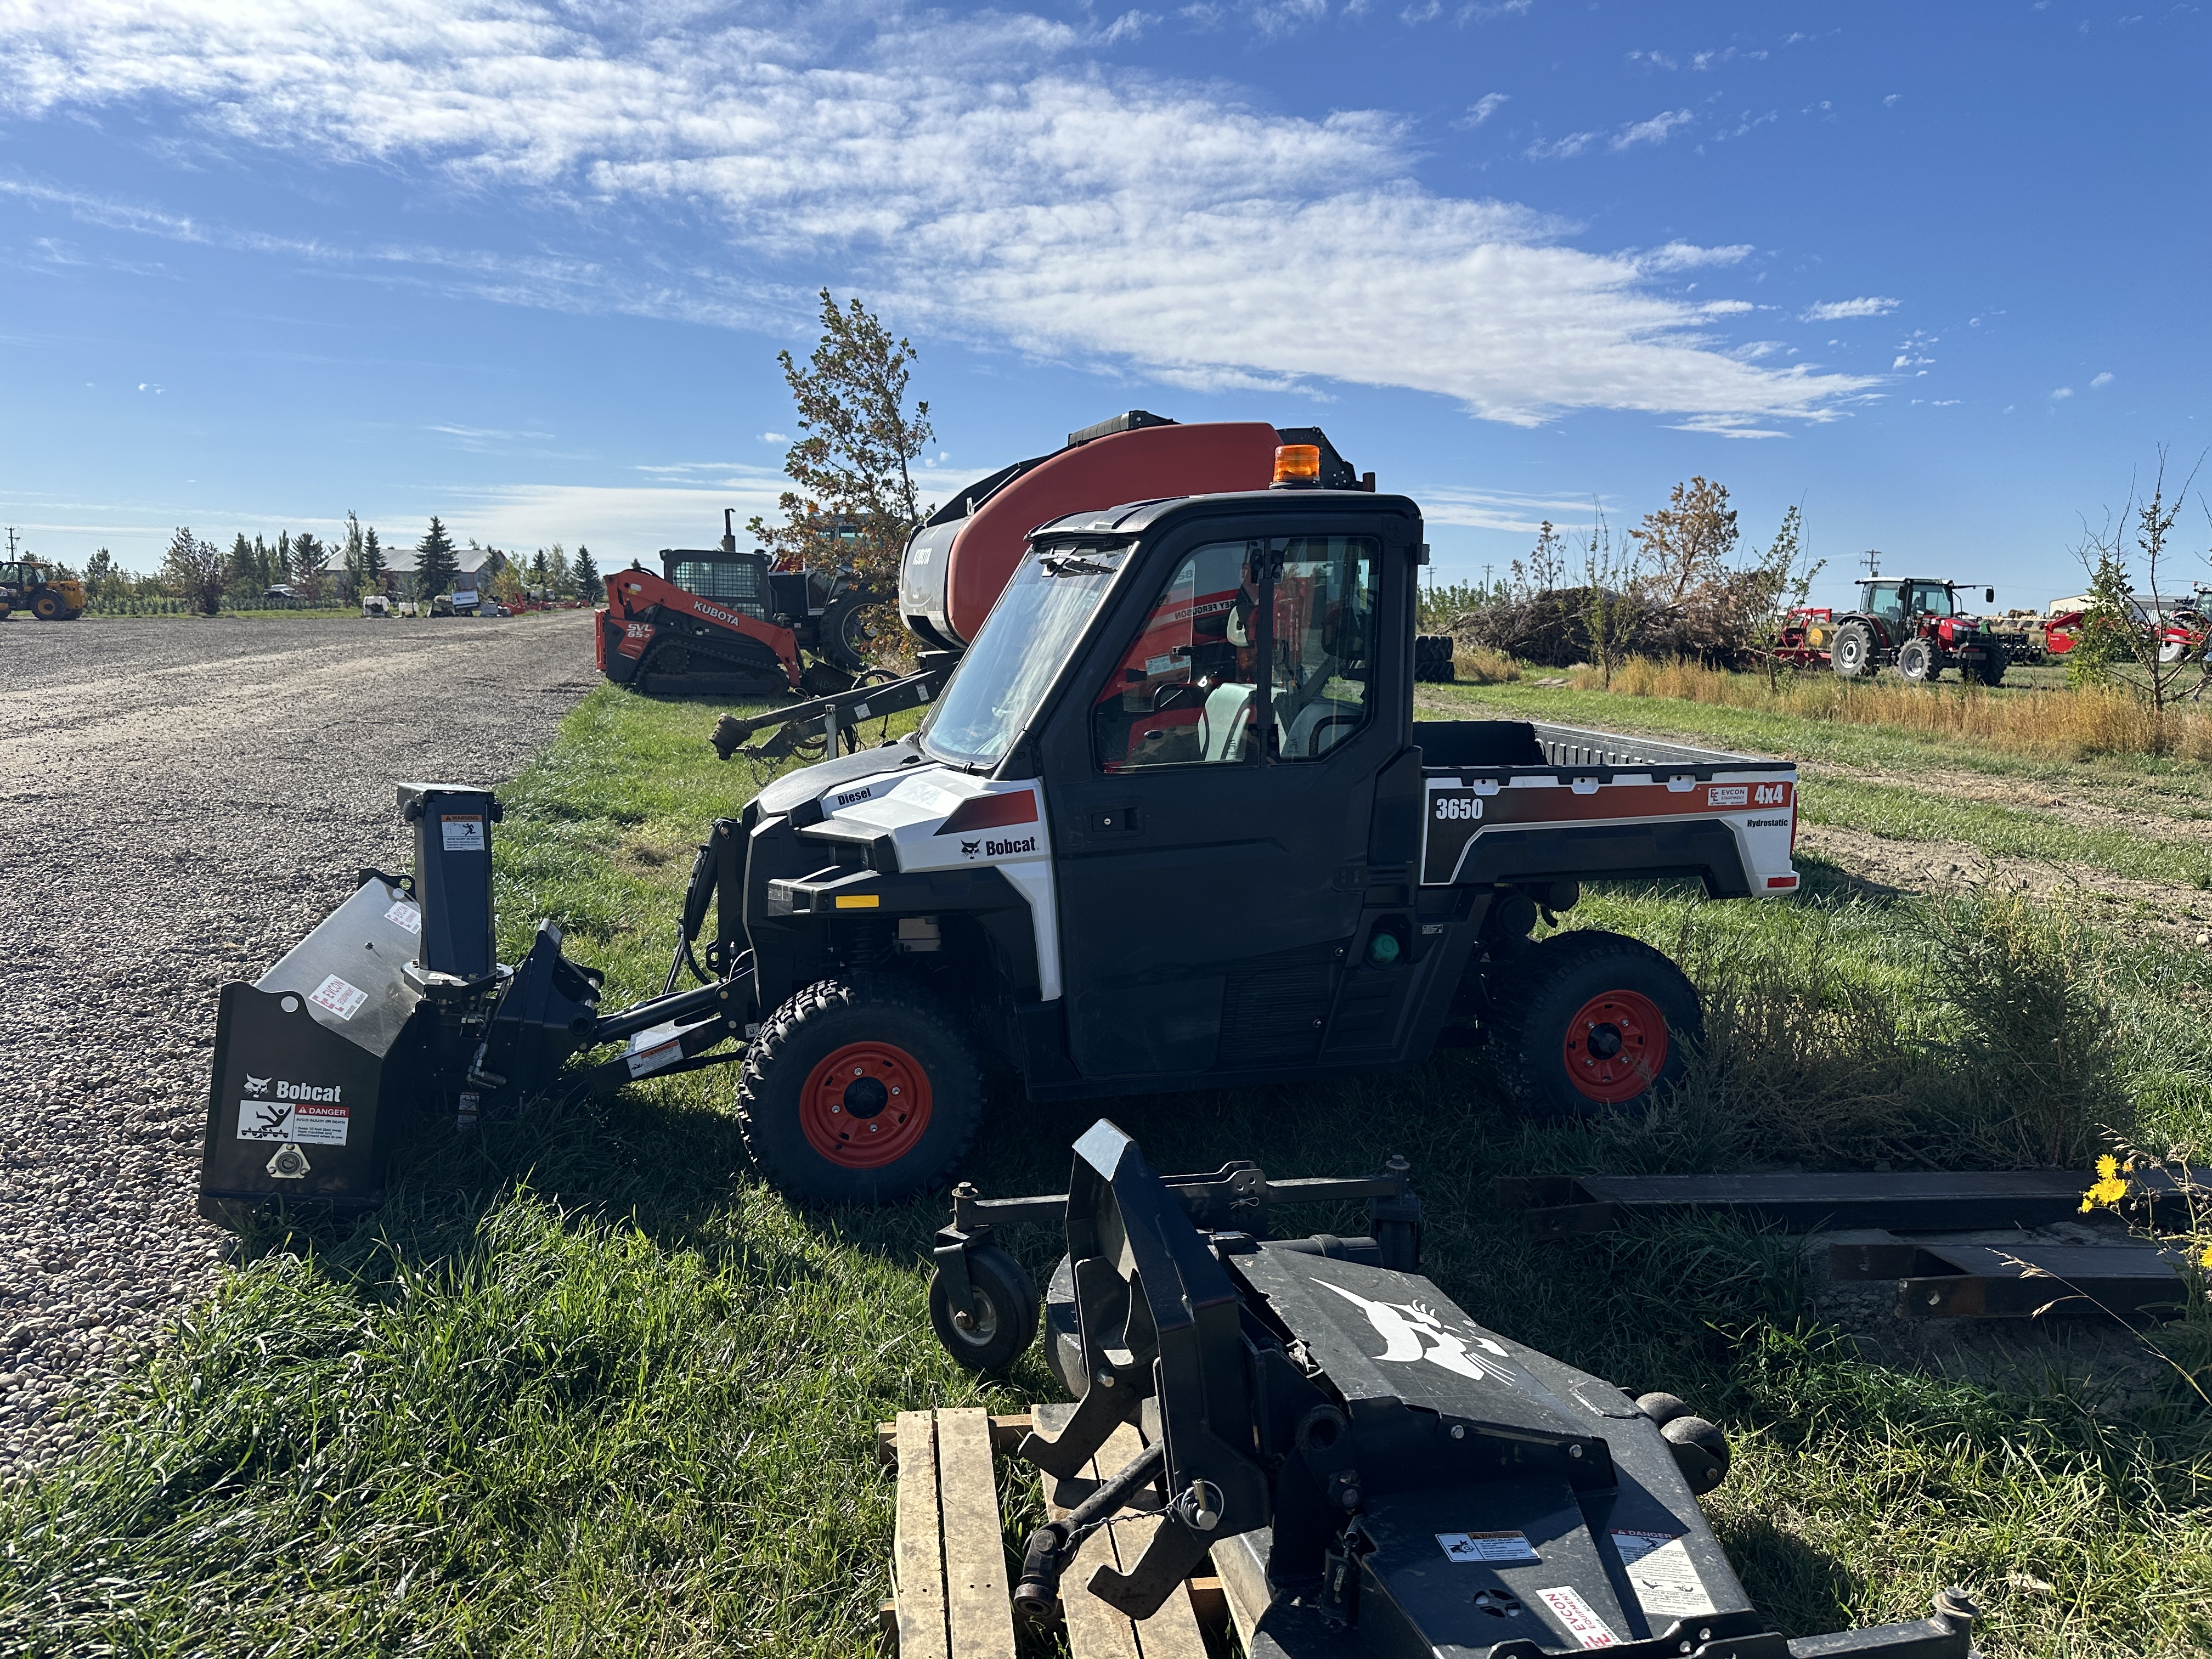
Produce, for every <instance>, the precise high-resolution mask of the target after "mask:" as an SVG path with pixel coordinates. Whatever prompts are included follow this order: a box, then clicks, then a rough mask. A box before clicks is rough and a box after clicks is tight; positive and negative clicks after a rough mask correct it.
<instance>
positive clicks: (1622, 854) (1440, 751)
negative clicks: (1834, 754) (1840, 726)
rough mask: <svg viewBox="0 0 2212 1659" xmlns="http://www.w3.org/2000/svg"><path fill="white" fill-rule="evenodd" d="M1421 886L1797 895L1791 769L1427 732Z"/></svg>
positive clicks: (1448, 727)
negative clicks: (1672, 884) (1551, 881)
mask: <svg viewBox="0 0 2212 1659" xmlns="http://www.w3.org/2000/svg"><path fill="white" fill-rule="evenodd" d="M1413 740H1414V742H1415V743H1416V744H1419V746H1420V750H1421V771H1422V778H1423V787H1424V795H1425V806H1424V811H1423V812H1422V815H1421V824H1422V828H1421V855H1420V869H1421V874H1420V884H1421V885H1423V886H1425V887H1436V886H1444V885H1452V884H1458V885H1466V886H1481V887H1491V886H1496V885H1498V884H1501V883H1513V884H1523V883H1528V882H1531V881H1537V880H1541V879H1543V878H1547V877H1549V878H1555V879H1559V880H1571V881H1587V880H1590V879H1594V878H1633V877H1668V876H1682V877H1692V878H1696V879H1698V880H1699V881H1701V882H1703V883H1704V884H1705V890H1706V891H1707V892H1709V893H1710V894H1711V895H1712V896H1714V897H1716V898H1748V897H1766V896H1779V895H1781V894H1784V893H1788V892H1793V891H1795V890H1796V887H1797V883H1798V878H1797V873H1796V870H1794V869H1793V868H1792V867H1791V866H1790V851H1791V849H1792V848H1793V847H1794V846H1795V845H1796V836H1797V769H1796V765H1795V764H1794V763H1791V762H1790V761H1784V760H1771V759H1766V758H1764V757H1759V756H1756V755H1738V754H1733V753H1730V752H1729V751H1728V750H1720V749H1699V748H1694V747H1692V746H1691V745H1689V744H1674V743H1662V742H1660V741H1658V740H1657V739H1656V738H1642V737H1635V736H1630V735H1627V734H1625V733H1620V732H1593V731H1589V730H1585V729H1584V728H1583V727H1580V726H1554V725H1551V724H1549V723H1548V722H1545V721H1541V720H1424V721H1416V722H1415V723H1414V726H1413Z"/></svg>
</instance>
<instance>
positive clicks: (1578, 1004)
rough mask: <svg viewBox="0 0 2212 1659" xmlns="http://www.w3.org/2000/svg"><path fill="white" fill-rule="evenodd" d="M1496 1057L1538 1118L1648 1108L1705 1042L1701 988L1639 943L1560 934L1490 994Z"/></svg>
mask: <svg viewBox="0 0 2212 1659" xmlns="http://www.w3.org/2000/svg"><path fill="white" fill-rule="evenodd" d="M1492 995H1493V996H1494V997H1496V998H1497V1000H1498V1013H1497V1016H1496V1018H1495V1022H1494V1024H1493V1026H1492V1030H1493V1036H1492V1048H1493V1052H1494V1053H1495V1054H1496V1055H1497V1062H1498V1071H1499V1073H1500V1074H1501V1076H1502V1077H1503V1079H1504V1083H1505V1086H1506V1089H1507V1091H1508V1092H1510V1094H1511V1095H1512V1096H1513V1097H1514V1099H1515V1100H1516V1102H1518V1103H1520V1105H1521V1106H1522V1109H1524V1110H1526V1111H1528V1112H1529V1113H1530V1114H1532V1115H1535V1116H1538V1117H1584V1116H1593V1115H1596V1114H1598V1113H1600V1112H1604V1111H1607V1110H1610V1109H1615V1108H1620V1107H1626V1106H1630V1105H1634V1104H1638V1103H1646V1102H1648V1101H1649V1100H1650V1097H1651V1096H1652V1094H1653V1093H1654V1092H1655V1091H1657V1090H1659V1089H1660V1088H1662V1087H1663V1086H1665V1085H1669V1084H1672V1083H1673V1082H1674V1081H1675V1080H1676V1079H1679V1078H1680V1076H1681V1075H1682V1070H1683V1066H1684V1065H1685V1063H1686V1058H1687V1056H1686V1053H1685V1050H1686V1048H1691V1047H1694V1046H1695V1045H1696V1044H1697V1043H1699V1042H1701V1041H1703V1040H1704V1036H1705V1018H1704V1014H1703V1012H1702V1011H1701V1010H1700V1008H1699V1004H1698V992H1697V987H1695V986H1693V985H1692V984H1691V983H1690V981H1689V979H1688V977H1687V976H1686V975H1684V973H1683V972H1682V970H1681V969H1680V968H1677V967H1676V966H1675V965H1674V963H1672V962H1670V961H1668V959H1667V958H1666V957H1664V956H1662V955H1661V954H1660V953H1659V952H1658V951H1655V950H1653V949H1652V948H1651V947H1650V945H1646V944H1644V942H1643V941H1641V940H1640V939H1629V938H1626V937H1625V936H1624V935H1622V934H1620V933H1602V932H1600V931H1598V930H1595V929H1578V930H1577V931H1576V932H1573V933H1555V934H1553V936H1552V937H1551V938H1550V939H1546V940H1545V941H1544V942H1543V943H1542V944H1541V945H1536V946H1534V948H1533V949H1531V950H1528V951H1524V952H1522V954H1521V955H1520V956H1519V957H1516V960H1515V963H1514V975H1513V983H1512V985H1511V986H1510V987H1509V988H1506V989H1504V990H1503V991H1502V993H1501V991H1500V990H1499V989H1498V987H1492Z"/></svg>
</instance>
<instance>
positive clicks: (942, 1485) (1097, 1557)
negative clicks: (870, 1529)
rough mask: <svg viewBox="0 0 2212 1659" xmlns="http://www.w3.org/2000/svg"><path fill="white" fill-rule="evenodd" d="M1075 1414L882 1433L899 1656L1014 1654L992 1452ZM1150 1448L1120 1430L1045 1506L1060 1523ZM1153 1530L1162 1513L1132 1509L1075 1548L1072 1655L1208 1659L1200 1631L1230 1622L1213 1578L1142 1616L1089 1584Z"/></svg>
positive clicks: (888, 1619)
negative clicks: (891, 1513)
mask: <svg viewBox="0 0 2212 1659" xmlns="http://www.w3.org/2000/svg"><path fill="white" fill-rule="evenodd" d="M1073 1409H1074V1407H1072V1406H1042V1407H1036V1408H1034V1410H1033V1412H1032V1413H1028V1414H1024V1415H1021V1416H1007V1417H992V1416H989V1415H987V1413H984V1412H983V1411H982V1410H981V1408H980V1407H961V1408H957V1409H946V1410H942V1411H935V1412H901V1413H899V1415H898V1420H897V1421H896V1423H885V1424H882V1425H878V1429H877V1431H876V1439H877V1453H878V1456H879V1457H880V1458H881V1459H882V1460H883V1461H884V1462H885V1463H886V1464H889V1465H892V1466H894V1467H896V1469H897V1471H898V1507H897V1519H896V1528H895V1532H894V1536H893V1541H892V1554H891V1585H892V1591H893V1595H892V1599H891V1601H889V1602H887V1603H886V1604H885V1605H884V1632H885V1634H886V1636H887V1638H889V1640H890V1643H891V1644H895V1646H893V1647H892V1651H894V1652H895V1653H896V1655H897V1656H898V1659H1013V1654H1014V1622H1013V1601H1012V1585H1011V1583H1010V1582H1009V1580H1008V1577H1007V1571H1006V1545H1005V1540H1004V1536H1003V1529H1002V1527H1001V1524H1000V1512H999V1493H998V1481H997V1475H996V1473H995V1471H994V1467H993V1462H992V1454H993V1453H994V1451H997V1452H1001V1453H1004V1452H1010V1451H1012V1449H1013V1448H1014V1447H1015V1446H1016V1445H1018V1443H1020V1441H1021V1438H1022V1437H1023V1436H1024V1435H1025V1434H1027V1433H1028V1432H1029V1431H1030V1425H1031V1424H1032V1422H1036V1423H1041V1424H1042V1425H1043V1427H1044V1429H1045V1431H1046V1432H1048V1433H1051V1432H1053V1431H1056V1430H1057V1429H1058V1428H1059V1426H1060V1424H1061V1423H1062V1422H1064V1421H1065V1420H1066V1414H1067V1413H1069V1412H1071V1411H1073ZM1143 1448H1144V1443H1143V1441H1142V1440H1140V1439H1139V1437H1138V1436H1137V1432H1136V1431H1135V1430H1133V1429H1131V1428H1126V1427H1125V1428H1122V1429H1121V1430H1119V1431H1116V1432H1115V1436H1114V1437H1113V1438H1112V1439H1111V1440H1109V1441H1108V1442H1107V1443H1106V1445H1105V1447H1104V1448H1103V1450H1102V1452H1101V1454H1100V1455H1099V1457H1098V1458H1097V1460H1095V1461H1094V1462H1093V1463H1092V1464H1091V1466H1090V1467H1089V1468H1086V1469H1085V1471H1084V1473H1083V1474H1081V1475H1080V1476H1078V1477H1076V1478H1075V1479H1073V1480H1047V1482H1046V1491H1045V1494H1044V1496H1045V1506H1046V1509H1047V1511H1048V1513H1049V1514H1050V1515H1052V1516H1054V1518H1055V1519H1057V1518H1058V1517H1060V1516H1064V1515H1066V1513H1067V1512H1068V1511H1069V1510H1071V1509H1073V1507H1074V1506H1075V1505H1076V1504H1079V1503H1081V1502H1082V1501H1083V1499H1084V1498H1085V1497H1087V1496H1088V1495H1089V1494H1090V1492H1091V1491H1092V1490H1094V1489H1095V1488H1096V1486H1097V1483H1098V1481H1099V1480H1101V1479H1103V1476H1104V1475H1105V1474H1112V1473H1113V1472H1114V1471H1115V1470H1116V1469H1118V1468H1121V1466H1122V1465H1123V1464H1125V1463H1127V1462H1128V1461H1129V1460H1130V1459H1131V1458H1133V1457H1134V1456H1135V1455H1137V1454H1138V1453H1139V1451H1140V1450H1142V1449H1143ZM1102 1466H1103V1473H1102ZM1148 1501H1149V1500H1148ZM1158 1525H1159V1517H1158V1515H1157V1514H1154V1513H1146V1512H1145V1511H1143V1510H1137V1509H1130V1510H1123V1511H1122V1513H1121V1515H1120V1516H1117V1517H1116V1518H1115V1520H1113V1521H1111V1522H1108V1523H1107V1524H1106V1525H1105V1526H1103V1527H1102V1528H1099V1529H1098V1531H1097V1532H1096V1533H1094V1534H1091V1537H1090V1538H1089V1539H1088V1540H1086V1541H1085V1543H1084V1545H1083V1547H1081V1548H1080V1549H1079V1551H1078V1552H1077V1553H1076V1559H1075V1564H1074V1565H1073V1566H1072V1567H1070V1568H1069V1569H1068V1571H1067V1575H1066V1578H1065V1579H1064V1580H1063V1581H1062V1583H1061V1585H1060V1607H1061V1611H1062V1613H1063V1615H1064V1617H1065V1619H1066V1628H1067V1645H1068V1651H1069V1653H1070V1654H1071V1655H1072V1656H1073V1659H1205V1656H1206V1638H1205V1636H1204V1635H1203V1634H1202V1632H1201V1626H1212V1627H1216V1628H1218V1627H1219V1626H1222V1625H1223V1624H1225V1622H1226V1620H1227V1618H1228V1604H1227V1602H1226V1601H1225V1598H1224V1596H1223V1595H1222V1590H1221V1586H1220V1583H1218V1581H1217V1580H1215V1579H1213V1578H1212V1577H1198V1578H1193V1579H1191V1580H1190V1581H1189V1582H1188V1583H1187V1584H1186V1585H1185V1586H1184V1588H1183V1591H1182V1593H1181V1594H1178V1595H1173V1596H1170V1598H1169V1599H1168V1601H1167V1602H1166V1603H1165V1604H1164V1606H1163V1607H1161V1608H1160V1609H1159V1611H1158V1612H1157V1613H1153V1614H1152V1617H1151V1618H1149V1619H1145V1620H1130V1619H1128V1618H1127V1617H1126V1616H1124V1615H1123V1614H1121V1613H1117V1612H1116V1611H1115V1609H1113V1608H1112V1607H1108V1606H1107V1605H1106V1604H1105V1603H1104V1602H1103V1601H1099V1600H1098V1599H1097V1597H1096V1596H1094V1595H1091V1593H1090V1591H1089V1590H1087V1589H1085V1588H1084V1586H1085V1583H1088V1582H1089V1580H1090V1577H1091V1572H1092V1571H1093V1570H1094V1569H1096V1568H1097V1566H1098V1565H1101V1564H1102V1563H1109V1564H1111V1565H1115V1567H1118V1568H1121V1569H1122V1570H1124V1571H1126V1570H1127V1568H1128V1567H1129V1566H1130V1565H1133V1563H1134V1562H1135V1561H1136V1559H1137V1558H1138V1557H1139V1556H1140V1555H1142V1554H1143V1553H1144V1549H1145V1545H1146V1543H1147V1542H1148V1541H1150V1539H1151V1537H1152V1533H1153V1531H1154V1530H1155V1529H1156V1528H1158Z"/></svg>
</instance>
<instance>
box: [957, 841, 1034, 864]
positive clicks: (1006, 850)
mask: <svg viewBox="0 0 2212 1659" xmlns="http://www.w3.org/2000/svg"><path fill="white" fill-rule="evenodd" d="M979 851H980V852H981V854H982V855H983V856H984V857H985V858H987V859H1003V858H1011V857H1012V856H1013V855H1014V854H1016V853H1034V852H1036V836H1023V837H1022V838H1021V839H1020V840H1018V841H1012V840H1009V841H992V840H990V839H989V838H988V837H986V838H985V839H984V840H982V841H981V842H972V841H963V842H961V843H960V855H961V857H963V858H969V859H972V858H974V857H975V855H976V854H977V853H978V852H979Z"/></svg>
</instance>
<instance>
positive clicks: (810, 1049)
mask: <svg viewBox="0 0 2212 1659" xmlns="http://www.w3.org/2000/svg"><path fill="white" fill-rule="evenodd" d="M982 1121H983V1073H982V1067H981V1066H980V1065H979V1064H978V1063H977V1061H976V1058H975V1047H974V1045H973V1044H972V1043H971V1042H969V1039H968V1036H967V1034H966V1033H965V1032H963V1030H961V1029H960V1026H959V1024H958V1023H957V1021H956V1020H954V1019H953V1018H952V1016H951V1014H950V1013H949V1012H946V1011H945V1007H944V1006H943V1005H942V1004H941V1003H939V1001H938V1000H937V999H936V998H934V997H933V996H931V995H930V994H928V993H927V992H926V991H924V990H921V988H920V987H915V986H912V985H908V984H907V983H905V982H904V981H901V980H898V979H896V978H891V977H888V976H884V975H873V974H854V975H850V976H849V977H847V978H843V979H825V980H823V981H820V982H819V983H818V984H814V985H810V986H808V987H806V988H805V990H803V991H801V992H799V994H797V995H796V996H794V997H793V998H792V999H791V1000H789V1001H788V1002H787V1003H785V1004H784V1005H783V1006H782V1007H781V1008H779V1009H777V1010H776V1012H775V1014H774V1015H773V1016H772V1017H771V1018H769V1021H768V1023H767V1024H764V1025H763V1026H762V1027H761V1031H760V1035H759V1036H757V1037H756V1038H754V1039H753V1042H752V1046H751V1047H750V1049H749V1050H748V1051H747V1052H746V1054H745V1063H744V1080H743V1081H742V1082H741V1083H739V1085H738V1127H739V1128H740V1129H741V1130H742V1131H743V1132H744V1138H745V1150H746V1151H747V1152H750V1153H751V1154H752V1158H753V1162H754V1164H757V1165H758V1166H759V1169H760V1172H761V1174H762V1175H763V1176H766V1177H767V1179H768V1182H769V1185H770V1186H772V1187H774V1188H776V1190H777V1191H779V1192H781V1193H785V1194H789V1195H790V1196H791V1197H793V1198H795V1199H799V1200H801V1201H802V1202H805V1203H810V1204H892V1203H896V1202H897V1201H898V1200H901V1199H905V1198H910V1197H912V1196H913V1195H914V1194H916V1193H919V1192H921V1191H923V1190H925V1189H926V1188H929V1187H932V1186H934V1185H936V1184H938V1183H939V1182H942V1181H943V1180H944V1179H945V1177H946V1176H949V1175H950V1174H951V1172H952V1170H954V1169H955V1168H956V1167H957V1165H958V1164H959V1163H960V1160H961V1159H962V1158H964V1157H966V1156H967V1154H968V1149H969V1147H970V1146H973V1145H975V1135H976V1132H977V1131H978V1130H979V1129H980V1128H981V1126H982Z"/></svg>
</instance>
